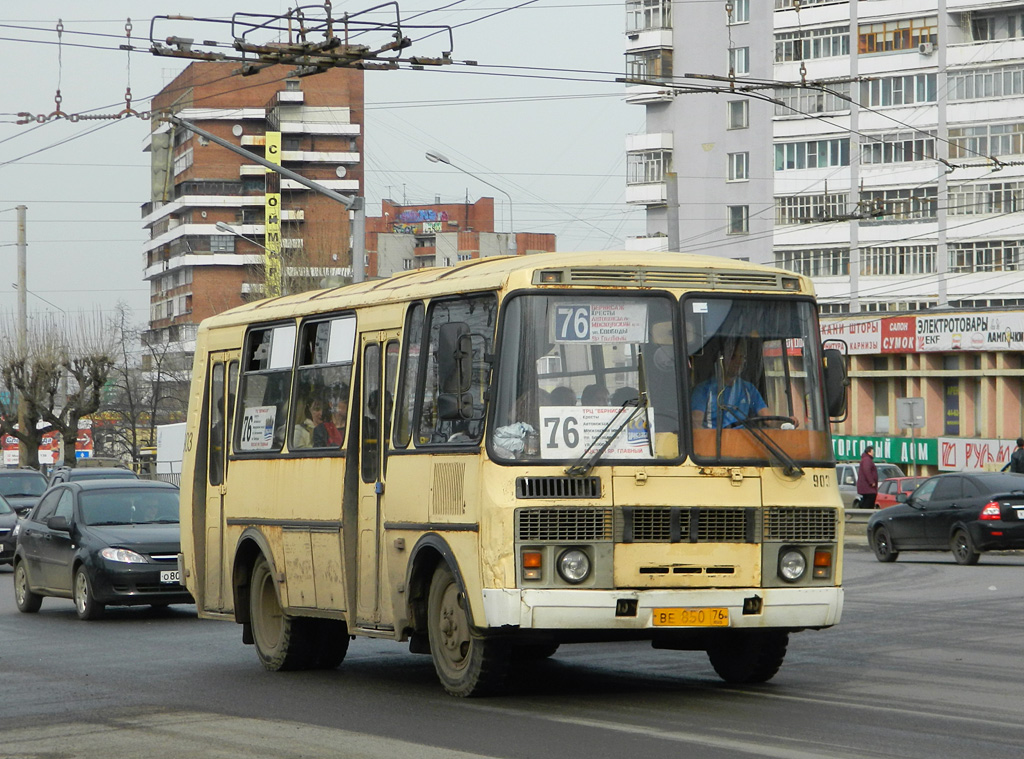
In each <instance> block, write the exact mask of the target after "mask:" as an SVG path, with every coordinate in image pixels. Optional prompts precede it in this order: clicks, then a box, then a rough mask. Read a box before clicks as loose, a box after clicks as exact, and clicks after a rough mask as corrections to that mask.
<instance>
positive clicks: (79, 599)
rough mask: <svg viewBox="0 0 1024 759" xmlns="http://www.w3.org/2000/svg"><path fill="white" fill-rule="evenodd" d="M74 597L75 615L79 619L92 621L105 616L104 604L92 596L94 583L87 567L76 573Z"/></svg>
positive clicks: (80, 568)
mask: <svg viewBox="0 0 1024 759" xmlns="http://www.w3.org/2000/svg"><path fill="white" fill-rule="evenodd" d="M72 596H73V597H74V601H75V613H76V614H78V618H79V619H84V620H91V619H99V618H100V617H102V616H103V608H104V607H103V604H101V603H99V602H97V601H96V599H95V598H94V597H93V595H92V582H91V581H90V580H89V575H88V573H87V572H86V571H85V567H79V568H78V569H77V570H76V571H75V581H74V584H73V589H72Z"/></svg>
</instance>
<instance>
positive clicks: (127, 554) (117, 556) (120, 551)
mask: <svg viewBox="0 0 1024 759" xmlns="http://www.w3.org/2000/svg"><path fill="white" fill-rule="evenodd" d="M100 556H102V557H103V558H104V559H108V560H110V561H118V562H120V563H122V564H148V563H149V561H147V559H146V557H145V556H143V555H142V554H141V553H135V551H129V550H128V549H127V548H104V549H103V550H102V551H100Z"/></svg>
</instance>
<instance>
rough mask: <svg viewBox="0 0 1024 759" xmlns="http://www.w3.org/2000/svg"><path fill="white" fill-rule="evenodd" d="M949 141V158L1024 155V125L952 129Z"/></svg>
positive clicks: (988, 125) (994, 125)
mask: <svg viewBox="0 0 1024 759" xmlns="http://www.w3.org/2000/svg"><path fill="white" fill-rule="evenodd" d="M949 141H950V143H951V144H950V147H949V157H950V158H972V157H978V156H985V157H987V156H997V155H1020V154H1021V153H1024V123H1017V124H982V125H981V126H970V127H953V128H950V130H949Z"/></svg>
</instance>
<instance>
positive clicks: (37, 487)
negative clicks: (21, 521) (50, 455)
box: [0, 468, 46, 515]
mask: <svg viewBox="0 0 1024 759" xmlns="http://www.w3.org/2000/svg"><path fill="white" fill-rule="evenodd" d="M44 490H46V478H45V477H44V476H43V475H42V474H40V473H39V472H37V471H36V470H35V469H2V468H0V495H2V496H3V497H4V498H6V499H7V503H9V504H11V508H13V509H14V510H15V511H17V512H18V514H22V515H24V514H27V513H28V512H29V511H30V510H31V509H32V507H33V506H35V505H36V502H37V501H38V500H39V496H41V495H42V494H43V491H44Z"/></svg>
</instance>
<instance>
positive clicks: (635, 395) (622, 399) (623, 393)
mask: <svg viewBox="0 0 1024 759" xmlns="http://www.w3.org/2000/svg"><path fill="white" fill-rule="evenodd" d="M638 400H640V393H639V392H638V391H637V389H636V388H635V387H620V388H618V389H617V390H616V391H615V392H614V393H612V397H611V401H610V403H611V405H612V406H615V407H616V408H621V407H622V406H623V405H624V404H625V403H626V402H628V401H633V402H636V401H638Z"/></svg>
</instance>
